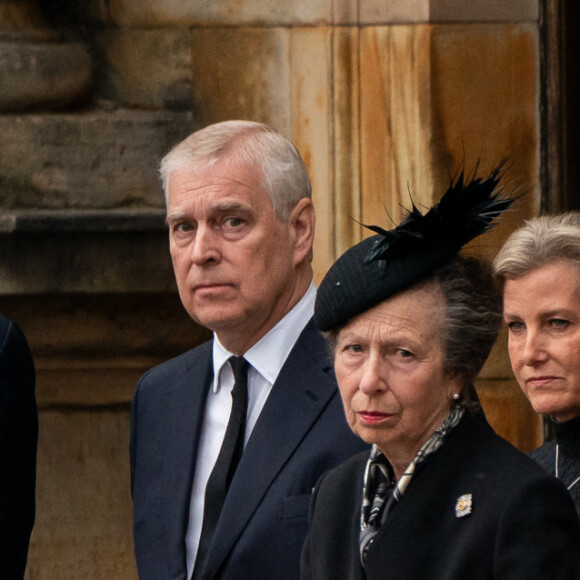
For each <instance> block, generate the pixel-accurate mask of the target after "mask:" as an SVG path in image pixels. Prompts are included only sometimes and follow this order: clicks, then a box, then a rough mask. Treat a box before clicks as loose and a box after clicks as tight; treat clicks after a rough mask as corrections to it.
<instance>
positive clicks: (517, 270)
mask: <svg viewBox="0 0 580 580" xmlns="http://www.w3.org/2000/svg"><path fill="white" fill-rule="evenodd" d="M559 260H569V261H571V262H573V263H574V264H576V265H577V266H580V213H579V212H569V213H564V214H559V215H552V216H550V215H545V216H541V217H536V218H532V219H530V220H527V221H526V222H525V223H524V225H523V226H522V227H521V228H519V229H518V230H516V231H515V232H513V233H512V234H511V235H510V237H509V238H508V239H507V241H506V242H505V244H504V245H503V247H502V248H501V250H500V251H499V252H498V254H497V256H496V257H495V260H494V262H493V266H494V270H495V275H496V277H497V278H498V280H499V282H500V284H501V285H503V284H504V283H505V281H506V280H514V279H516V278H520V277H521V276H524V275H526V274H528V273H530V272H532V271H533V270H537V269H538V268H542V267H543V266H547V265H549V264H553V263H555V262H558V261H559Z"/></svg>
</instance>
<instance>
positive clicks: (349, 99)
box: [332, 27, 362, 258]
mask: <svg viewBox="0 0 580 580" xmlns="http://www.w3.org/2000/svg"><path fill="white" fill-rule="evenodd" d="M332 46H333V55H332V56H333V71H334V72H333V78H334V83H333V112H332V115H333V118H334V159H333V165H334V188H333V190H334V196H335V203H334V207H333V213H334V232H335V233H334V243H335V258H337V257H338V256H340V255H341V254H342V253H343V252H344V251H346V250H347V249H348V248H350V247H351V246H352V245H354V244H355V243H357V242H358V241H360V239H361V235H362V232H361V226H360V222H361V219H362V216H361V210H362V208H361V191H360V183H361V172H360V169H361V168H360V140H361V135H360V92H361V90H360V82H359V71H360V60H359V50H360V43H359V29H358V28H348V27H337V28H335V29H334V40H333V44H332Z"/></svg>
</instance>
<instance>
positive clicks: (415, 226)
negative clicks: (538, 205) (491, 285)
mask: <svg viewBox="0 0 580 580" xmlns="http://www.w3.org/2000/svg"><path fill="white" fill-rule="evenodd" d="M501 169H502V164H500V165H499V166H498V167H496V168H495V169H494V170H493V171H492V172H491V174H490V175H489V177H488V178H486V179H482V178H473V179H470V180H467V181H466V180H465V177H464V172H461V174H460V175H459V177H458V178H457V180H455V181H453V180H451V183H450V185H449V188H448V189H447V191H446V192H445V194H444V195H443V197H442V198H441V200H440V201H439V202H438V203H437V204H435V205H434V206H433V207H432V208H431V209H430V210H429V211H428V212H427V213H425V214H422V213H421V212H420V211H419V209H418V208H417V207H416V206H415V204H413V206H412V210H411V211H409V212H408V215H407V217H406V218H405V219H404V220H403V221H402V222H401V223H400V224H399V225H398V226H397V227H396V228H394V229H392V230H384V229H382V228H380V227H378V226H365V227H366V228H368V229H370V230H372V231H373V232H375V233H376V235H374V236H372V237H370V238H367V239H365V240H363V241H362V242H360V243H358V244H356V245H355V246H353V247H352V248H350V249H349V250H347V251H346V252H345V253H344V254H343V255H342V256H341V257H340V258H339V259H338V260H337V261H336V262H335V263H334V265H333V266H332V267H331V268H330V270H329V271H328V273H327V274H326V276H325V277H324V279H323V280H322V283H321V284H320V288H319V289H318V294H317V297H316V306H315V314H314V315H315V319H316V324H317V325H318V328H320V330H322V331H327V330H331V329H333V328H337V327H339V326H342V325H343V324H346V322H348V321H349V320H350V319H351V318H353V317H354V316H356V315H358V314H360V313H361V312H364V311H365V310H368V309H370V308H372V307H373V306H376V305H377V304H378V303H379V302H382V301H383V300H386V299H387V298H389V297H391V296H393V295H395V294H397V293H398V292H400V291H402V290H405V289H407V288H410V287H411V286H413V285H415V284H417V283H418V282H420V281H421V280H423V279H425V278H427V277H428V276H429V275H430V274H432V273H433V272H434V271H435V270H437V269H438V268H439V267H441V266H443V264H445V263H446V262H448V261H449V260H451V258H453V257H454V256H455V255H456V254H457V253H458V252H459V251H460V250H461V248H462V247H463V246H464V245H465V244H467V243H468V242H469V241H471V240H473V239H474V238H476V237H477V236H479V235H480V234H482V233H484V232H486V231H488V230H489V229H491V228H492V227H493V226H494V224H493V223H492V222H493V220H494V219H495V218H497V217H498V216H499V215H500V214H502V213H503V212H504V211H505V210H506V209H507V208H508V207H509V206H510V204H511V203H512V202H513V199H509V198H501V197H499V193H498V192H497V191H496V188H497V186H498V184H499V181H500V179H501Z"/></svg>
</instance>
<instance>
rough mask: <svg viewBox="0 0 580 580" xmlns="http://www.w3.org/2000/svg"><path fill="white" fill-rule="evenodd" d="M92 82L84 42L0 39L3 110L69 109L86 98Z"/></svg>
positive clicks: (1, 102)
mask: <svg viewBox="0 0 580 580" xmlns="http://www.w3.org/2000/svg"><path fill="white" fill-rule="evenodd" d="M92 83H93V79H92V64H91V58H90V56H89V54H88V52H87V50H86V49H85V47H84V46H82V45H80V44H75V43H70V44H69V43H67V44H57V43H51V42H47V43H24V42H0V111H3V112H4V111H22V110H27V109H47V110H60V109H65V108H67V107H70V106H71V105H73V104H75V103H78V102H80V101H82V100H83V99H86V98H87V97H88V96H89V94H90V92H91V88H92Z"/></svg>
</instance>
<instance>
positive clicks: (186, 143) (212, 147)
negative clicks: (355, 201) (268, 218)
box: [160, 121, 312, 220]
mask: <svg viewBox="0 0 580 580" xmlns="http://www.w3.org/2000/svg"><path fill="white" fill-rule="evenodd" d="M221 160H227V161H233V162H240V161H241V162H243V163H246V164H247V165H248V166H253V167H256V168H257V169H258V170H260V172H261V173H262V180H263V181H262V185H263V187H264V189H265V190H266V192H267V193H268V195H269V196H270V200H271V202H272V206H273V207H274V210H275V212H276V217H277V218H278V219H280V220H285V219H286V218H288V216H289V214H290V212H291V211H292V210H293V209H294V207H296V205H297V204H298V202H299V201H300V200H301V199H302V198H305V197H306V198H309V199H311V198H312V186H311V184H310V179H309V177H308V172H307V170H306V166H305V165H304V162H303V160H302V157H301V156H300V153H299V152H298V150H297V149H296V147H294V145H293V144H292V143H290V141H288V139H286V138H285V137H283V136H282V135H281V134H280V133H278V132H277V131H275V130H274V129H272V128H271V127H268V126H267V125H264V124H262V123H255V122H252V121H224V122H222V123H215V124H213V125H209V126H208V127H205V128H204V129H201V130H199V131H196V132H195V133H193V134H192V135H190V136H189V137H187V138H186V139H185V140H183V141H182V142H181V143H179V144H178V145H176V146H175V147H174V148H173V149H172V150H171V151H170V152H169V153H168V154H167V155H166V156H165V157H164V158H163V159H162V161H161V166H160V174H161V180H162V182H163V191H164V193H165V201H166V202H167V196H168V189H169V180H170V177H171V174H172V173H173V172H174V171H204V170H207V169H209V168H210V167H212V166H213V165H214V164H216V163H217V162H219V161H221Z"/></svg>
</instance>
